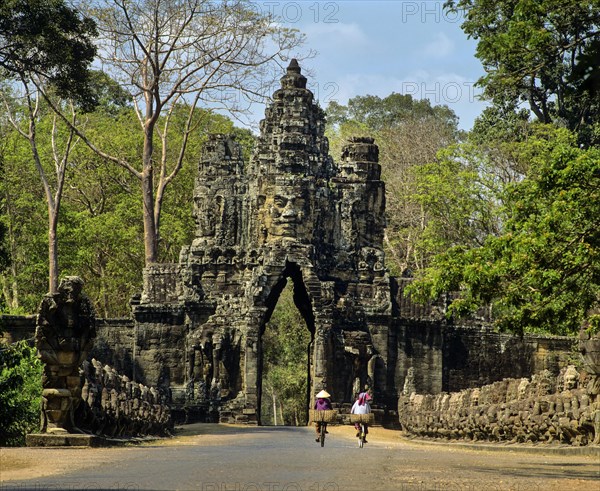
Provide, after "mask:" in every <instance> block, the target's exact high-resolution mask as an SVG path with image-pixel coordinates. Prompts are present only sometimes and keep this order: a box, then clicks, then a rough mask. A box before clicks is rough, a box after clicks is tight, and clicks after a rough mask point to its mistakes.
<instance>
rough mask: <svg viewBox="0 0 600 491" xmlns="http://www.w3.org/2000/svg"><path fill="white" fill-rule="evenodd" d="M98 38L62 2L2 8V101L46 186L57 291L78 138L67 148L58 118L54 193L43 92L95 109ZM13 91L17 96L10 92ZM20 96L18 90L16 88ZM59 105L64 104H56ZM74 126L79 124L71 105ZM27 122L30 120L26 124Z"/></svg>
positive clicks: (30, 0) (27, 0)
mask: <svg viewBox="0 0 600 491" xmlns="http://www.w3.org/2000/svg"><path fill="white" fill-rule="evenodd" d="M95 34H96V31H95V26H94V23H93V21H91V20H90V19H89V18H86V17H81V16H80V15H79V13H78V12H77V11H76V10H74V9H72V8H70V7H68V6H67V5H65V3H64V1H62V0H51V1H48V2H40V1H35V0H9V1H7V2H4V3H3V4H2V6H0V67H1V68H2V74H1V75H3V76H4V77H6V78H7V79H8V80H9V81H11V82H13V83H12V84H9V83H7V84H5V87H4V88H3V95H2V99H3V102H4V106H5V108H6V110H7V113H8V117H9V120H10V122H11V124H12V125H13V126H14V128H15V129H16V130H17V131H18V132H19V133H20V134H21V136H23V137H24V138H25V139H27V140H28V142H29V144H30V147H31V155H32V157H33V161H34V164H35V166H36V169H37V170H38V173H39V175H40V179H41V181H42V186H43V188H44V193H45V198H46V203H47V205H48V255H49V275H48V276H49V292H50V293H54V292H55V291H56V289H57V287H58V242H57V239H56V229H57V223H58V214H59V210H60V200H61V196H62V189H63V185H64V178H65V169H66V165H67V161H68V156H69V152H70V149H71V145H72V143H73V137H74V134H73V132H72V131H71V132H70V133H69V134H68V135H67V136H66V140H65V143H64V145H60V144H59V143H58V126H57V121H56V120H54V123H53V125H52V129H51V130H50V131H51V141H52V159H53V160H54V168H55V177H56V179H55V182H54V189H52V185H51V183H50V180H49V179H48V176H47V171H46V170H45V169H44V165H43V164H42V156H41V154H40V151H39V148H38V141H37V131H38V129H37V120H38V117H39V112H40V97H39V94H40V90H42V88H43V89H44V91H45V92H44V93H45V94H48V95H46V97H49V94H51V93H53V92H54V93H57V94H58V95H59V96H61V97H64V98H72V99H73V100H76V101H78V103H79V104H80V106H81V107H83V108H85V109H90V108H91V107H93V105H94V103H95V101H94V98H93V97H92V94H91V92H90V90H89V64H90V63H91V62H92V60H93V58H94V56H95V53H96V50H95V47H94V45H93V44H92V42H91V40H90V37H91V36H94V35H95ZM15 82H16V83H17V84H20V87H21V89H22V94H20V95H21V96H22V99H23V103H22V106H21V107H22V108H24V113H25V117H24V118H21V116H20V115H17V114H15V112H14V109H15V104H14V103H15V102H17V106H18V105H19V102H18V96H17V97H16V98H15V97H14V92H13V91H12V90H11V89H13V88H14V85H15ZM11 92H12V93H11ZM17 92H18V89H17ZM55 105H56V106H57V107H58V105H59V103H56V104H55ZM70 118H71V120H70V123H71V124H74V123H75V112H74V110H73V106H72V105H71V111H70ZM24 121H25V122H24Z"/></svg>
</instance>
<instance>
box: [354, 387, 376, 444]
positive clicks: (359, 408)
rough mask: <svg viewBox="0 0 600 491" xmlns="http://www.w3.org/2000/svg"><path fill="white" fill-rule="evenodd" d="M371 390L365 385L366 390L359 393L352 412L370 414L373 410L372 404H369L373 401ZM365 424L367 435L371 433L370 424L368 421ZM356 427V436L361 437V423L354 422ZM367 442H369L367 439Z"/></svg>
mask: <svg viewBox="0 0 600 491" xmlns="http://www.w3.org/2000/svg"><path fill="white" fill-rule="evenodd" d="M370 392H371V391H370V390H367V387H365V391H364V392H361V393H360V394H358V396H357V398H356V401H354V404H353V405H352V409H351V410H350V413H351V414H369V413H370V412H371V405H370V404H369V401H371V400H372V399H373V398H372V397H371V393H370ZM363 424H364V425H365V435H366V434H368V433H369V425H368V424H366V423H363ZM354 428H355V429H356V436H357V437H359V436H360V423H354ZM365 443H368V442H367V440H365Z"/></svg>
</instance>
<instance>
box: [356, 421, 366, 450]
mask: <svg viewBox="0 0 600 491" xmlns="http://www.w3.org/2000/svg"><path fill="white" fill-rule="evenodd" d="M366 442H367V427H366V425H365V424H364V423H360V427H359V429H358V448H363V446H364V444H365V443H366Z"/></svg>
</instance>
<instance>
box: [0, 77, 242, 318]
mask: <svg viewBox="0 0 600 491" xmlns="http://www.w3.org/2000/svg"><path fill="white" fill-rule="evenodd" d="M98 83H99V86H100V89H98V90H99V91H100V92H101V93H103V94H105V96H103V98H102V100H104V102H103V103H102V104H101V105H100V106H98V108H97V110H96V111H94V112H91V113H87V114H86V115H85V116H82V118H81V122H82V124H83V125H84V127H85V130H86V132H87V133H88V134H89V135H90V138H93V139H94V141H96V142H97V143H98V145H101V146H103V147H104V148H108V149H110V151H111V152H113V153H115V154H117V155H119V156H120V157H122V158H123V159H127V160H132V161H135V160H136V159H139V158H140V155H141V148H142V143H143V142H142V137H141V134H140V133H139V132H138V131H137V126H139V122H138V120H137V118H136V116H135V114H134V112H133V110H132V109H131V108H129V107H123V106H122V104H121V102H122V100H121V99H119V97H118V91H117V92H116V94H115V93H114V91H113V89H114V87H112V84H111V82H110V81H106V80H100V81H99V82H98ZM110 94H112V95H110ZM183 112H185V108H182V109H181V111H180V113H181V114H183ZM180 113H175V114H174V115H173V121H172V124H173V125H174V126H175V125H178V124H179V125H181V124H182V116H180ZM197 113H198V116H197V119H198V122H199V125H198V127H197V129H196V131H195V132H194V133H193V134H192V136H191V138H190V141H189V143H188V150H187V155H186V159H185V161H184V165H183V168H182V170H181V172H180V175H179V176H178V178H177V179H176V180H174V181H173V182H172V183H171V184H170V185H169V186H170V188H169V192H168V193H166V195H165V198H164V202H163V212H162V221H161V224H162V227H161V232H162V233H161V238H160V242H159V253H160V260H161V261H165V262H171V261H175V262H176V261H177V260H178V257H179V252H180V250H181V247H182V246H183V245H186V244H189V243H191V241H192V239H193V235H194V231H195V223H194V220H193V218H192V204H191V201H190V199H191V197H192V195H193V187H194V179H195V175H196V169H197V162H198V161H199V160H200V154H201V149H202V145H203V143H204V141H205V138H206V135H207V134H208V133H211V132H213V133H229V132H233V133H234V134H236V136H237V137H238V141H240V143H241V144H242V145H243V148H244V153H245V155H246V156H247V155H249V153H250V148H251V146H252V144H253V139H254V138H253V136H252V134H251V133H250V132H249V131H248V130H242V129H239V128H235V127H234V126H233V123H232V121H231V120H229V119H228V118H226V117H225V116H222V115H218V114H213V113H210V112H208V111H203V110H200V109H198V110H197ZM51 120H52V116H51V115H47V114H46V115H44V114H43V115H42V116H41V117H40V120H39V122H38V125H39V134H38V145H39V150H40V152H41V155H42V156H47V155H49V152H51V145H50V141H49V132H48V131H47V130H48V128H49V125H50V124H51ZM178 138H179V139H180V138H181V134H179V135H178V134H177V131H174V132H173V137H172V138H171V141H170V142H171V146H170V148H169V149H168V150H167V152H168V153H169V152H170V153H169V155H172V154H173V153H175V150H174V149H175V148H177V145H178V143H179V140H178ZM2 148H3V149H4V151H3V153H2V155H3V156H4V164H5V165H4V176H3V177H4V179H2V180H1V181H0V200H1V203H0V204H1V205H2V207H1V208H0V223H4V224H6V226H7V236H6V241H5V243H6V244H7V247H8V248H9V251H10V252H11V258H12V263H11V265H10V267H9V268H8V269H5V270H4V271H2V270H0V286H1V291H0V293H1V298H2V299H3V302H4V303H5V304H6V307H7V310H8V311H9V312H10V313H14V314H17V313H31V312H35V311H36V310H37V308H38V305H39V302H40V298H41V296H42V295H43V294H44V293H45V292H46V290H47V277H48V257H47V256H48V237H47V213H48V210H47V206H46V205H45V203H44V194H43V188H42V186H41V183H40V180H39V176H38V175H37V174H36V170H35V168H34V166H33V165H32V162H31V156H30V148H29V146H28V144H27V142H26V141H25V140H24V139H22V138H20V137H19V136H18V135H17V134H16V132H14V131H12V132H8V133H7V135H6V137H5V138H4V139H3V140H2ZM161 150H162V148H161V147H160V145H159V148H158V151H159V153H160V152H161ZM173 158H175V157H173ZM69 160H70V165H69V166H68V168H67V176H66V179H67V186H66V187H65V189H64V192H63V198H62V202H61V208H60V215H59V227H58V240H59V247H60V258H59V259H60V267H61V275H67V274H75V275H78V276H81V277H82V278H83V279H84V281H85V284H86V286H85V289H86V293H87V295H88V296H89V297H90V298H91V299H92V301H93V302H94V305H95V308H96V311H97V312H98V315H100V316H105V317H113V316H121V315H128V314H129V299H130V298H131V295H132V294H134V293H136V292H138V291H139V289H140V288H141V280H142V278H141V275H142V269H143V267H144V245H143V226H142V221H141V213H140V208H141V190H140V186H139V181H138V180H137V179H136V178H135V177H134V176H132V175H131V174H130V173H129V172H128V171H127V170H125V169H123V168H121V167H118V166H116V165H114V164H113V163H109V162H107V161H105V160H103V159H101V158H99V157H98V156H97V155H96V154H94V153H93V152H92V151H91V150H89V149H88V148H87V147H86V146H85V145H83V143H82V142H81V141H79V142H78V143H76V144H75V145H74V148H73V149H72V151H71V155H70V159H69ZM49 162H51V159H45V158H44V160H43V162H42V163H43V165H45V166H46V165H47V167H46V168H45V170H46V173H47V175H48V178H49V179H52V176H53V169H52V167H51V165H49Z"/></svg>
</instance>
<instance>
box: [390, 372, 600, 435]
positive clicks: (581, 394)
mask: <svg viewBox="0 0 600 491" xmlns="http://www.w3.org/2000/svg"><path fill="white" fill-rule="evenodd" d="M592 381H593V378H591V377H590V376H588V375H587V374H585V372H582V374H579V373H578V372H577V370H576V369H575V367H574V366H573V365H570V366H569V367H567V368H566V369H563V371H562V372H561V374H560V375H559V376H558V377H555V376H552V375H551V373H550V372H548V371H544V372H541V373H539V374H536V375H534V376H533V377H532V378H531V379H526V378H522V379H504V380H501V381H499V382H495V383H493V384H491V385H485V386H483V387H481V388H475V389H466V390H462V391H460V392H453V393H450V394H448V393H441V394H437V395H421V394H417V393H415V392H412V393H410V395H409V394H408V393H407V391H406V390H405V393H404V394H403V395H401V396H400V399H399V403H398V414H399V419H400V423H401V425H402V428H403V429H404V431H406V432H407V433H409V434H411V435H414V436H418V437H430V438H443V439H447V440H476V441H493V442H511V443H517V442H519V443H524V442H532V443H537V442H540V443H541V442H544V443H562V444H570V445H574V446H583V445H598V444H600V400H599V397H598V395H597V394H593V393H592V394H590V393H588V388H589V387H592V386H593V385H594V384H593V383H592ZM586 386H587V387H588V388H586ZM593 392H595V390H594V391H593Z"/></svg>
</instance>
